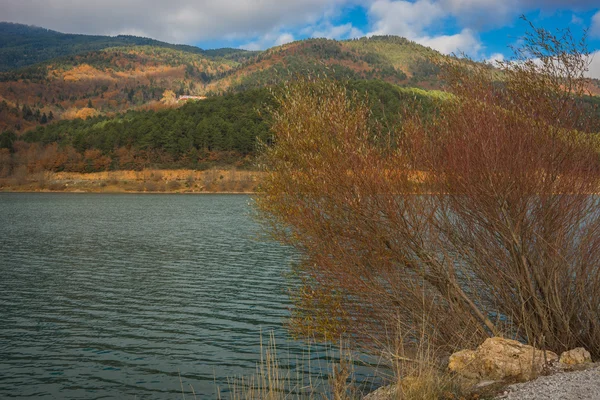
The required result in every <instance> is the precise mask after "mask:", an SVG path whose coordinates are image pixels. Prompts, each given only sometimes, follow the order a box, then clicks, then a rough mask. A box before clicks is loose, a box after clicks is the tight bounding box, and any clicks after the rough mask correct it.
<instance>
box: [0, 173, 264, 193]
mask: <svg viewBox="0 0 600 400" xmlns="http://www.w3.org/2000/svg"><path fill="white" fill-rule="evenodd" d="M263 176H264V173H263V172H259V171H248V170H237V169H235V168H231V169H209V170H205V171H195V170H184V169H180V170H158V169H156V170H155V169H153V170H142V171H103V172H92V173H74V172H48V171H42V172H36V173H29V174H21V175H19V174H14V175H13V176H10V177H6V178H2V179H0V192H4V193H7V192H13V193H114V194H119V193H134V194H246V195H248V194H253V193H256V189H257V186H258V185H259V183H260V182H261V181H262V178H263Z"/></svg>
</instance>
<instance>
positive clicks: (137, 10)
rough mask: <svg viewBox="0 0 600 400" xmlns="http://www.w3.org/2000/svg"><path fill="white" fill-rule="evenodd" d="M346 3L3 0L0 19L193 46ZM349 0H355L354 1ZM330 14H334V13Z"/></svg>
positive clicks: (286, 24)
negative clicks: (138, 35) (140, 36)
mask: <svg viewBox="0 0 600 400" xmlns="http://www.w3.org/2000/svg"><path fill="white" fill-rule="evenodd" d="M348 1H349V0H261V1H256V0H219V1H213V0H170V1H164V0H103V1H95V2H91V1H73V0H2V1H0V16H1V17H0V18H1V19H2V20H6V21H12V22H20V23H26V24H32V25H37V26H43V27H46V28H50V29H55V30H58V31H61V32H70V33H87V34H119V33H129V32H135V33H137V34H140V35H144V36H149V37H152V38H156V39H159V40H164V41H169V42H178V43H194V42H199V41H203V40H214V39H223V38H229V39H236V38H252V37H258V36H260V35H264V34H269V33H271V32H273V31H274V30H283V29H284V28H285V30H290V29H291V28H292V27H296V26H297V27H301V26H305V25H307V24H314V23H316V22H317V21H318V20H319V19H321V18H323V16H324V15H333V14H335V10H336V9H339V8H340V6H343V5H344V4H346V3H348ZM352 1H353V0H352ZM332 10H334V11H332Z"/></svg>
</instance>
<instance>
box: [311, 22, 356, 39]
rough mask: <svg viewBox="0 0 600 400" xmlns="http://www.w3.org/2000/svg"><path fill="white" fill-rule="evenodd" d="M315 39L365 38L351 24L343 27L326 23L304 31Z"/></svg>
mask: <svg viewBox="0 0 600 400" xmlns="http://www.w3.org/2000/svg"><path fill="white" fill-rule="evenodd" d="M302 32H303V33H305V34H308V35H309V36H310V37H313V38H326V39H353V38H359V37H362V36H364V35H365V34H364V32H363V31H361V30H360V29H358V28H355V27H354V26H353V25H352V24H351V23H347V24H343V25H333V24H331V22H329V21H326V22H324V23H322V24H320V25H319V26H310V27H307V28H305V29H303V31H302Z"/></svg>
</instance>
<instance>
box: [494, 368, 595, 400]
mask: <svg viewBox="0 0 600 400" xmlns="http://www.w3.org/2000/svg"><path fill="white" fill-rule="evenodd" d="M497 399H503V400H542V399H543V400H600V366H598V365H596V366H594V367H592V368H589V369H586V370H583V371H571V372H561V373H557V374H554V375H549V376H541V377H539V378H538V379H536V380H533V381H530V382H525V383H518V384H515V385H511V386H509V387H508V388H507V390H506V392H505V393H504V394H503V395H501V396H499V397H497Z"/></svg>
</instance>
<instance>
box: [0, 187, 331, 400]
mask: <svg viewBox="0 0 600 400" xmlns="http://www.w3.org/2000/svg"><path fill="white" fill-rule="evenodd" d="M250 202H251V198H250V197H248V196H242V195H150V194H149V195H141V194H123V195H108V194H68V193H0V274H1V276H0V398H10V397H16V398H19V397H21V398H28V397H36V398H62V399H100V398H134V397H137V398H142V399H167V398H169V399H174V398H181V397H180V396H181V386H180V385H181V384H180V377H181V380H182V383H183V386H184V387H185V388H186V391H187V392H188V396H190V397H192V395H191V394H189V393H190V385H191V386H192V387H193V388H194V391H195V392H196V394H197V395H198V398H202V399H207V398H208V399H210V398H215V397H216V394H215V393H216V390H217V387H220V388H221V390H222V391H223V390H224V391H226V390H227V377H233V376H240V375H251V374H253V373H254V372H255V366H256V362H257V361H258V360H259V358H260V340H261V331H262V332H263V336H264V337H265V339H264V340H265V341H267V339H268V336H269V332H270V331H271V330H273V331H274V335H275V337H276V338H277V342H278V346H279V348H280V349H283V351H284V352H285V353H286V354H288V355H291V356H292V358H295V357H304V358H305V357H306V355H305V352H306V349H305V346H303V344H302V343H300V342H295V341H291V340H287V335H286V331H285V329H284V328H283V326H282V324H283V322H284V319H285V317H286V316H287V315H288V313H289V311H288V310H289V305H290V304H289V300H288V296H287V294H286V287H287V285H288V281H287V278H285V277H284V274H285V273H286V272H288V271H289V270H290V265H291V263H292V262H293V261H294V259H295V255H294V253H293V252H292V251H291V250H290V249H288V248H285V247H283V246H281V245H279V244H277V243H273V242H269V241H267V240H265V239H264V238H259V236H260V235H259V232H260V229H259V226H258V224H257V223H256V222H255V221H254V220H253V219H252V218H251V216H250V214H251V211H252V208H251V207H250V204H249V203H250ZM308 357H310V358H315V359H320V358H322V357H323V354H322V353H321V352H320V351H319V350H318V348H316V349H314V351H313V352H312V353H311V354H310V355H309V356H308ZM311 368H313V369H314V368H315V367H314V365H313V366H312V367H311ZM313 372H314V371H313Z"/></svg>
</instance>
